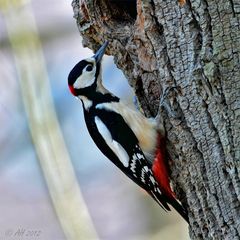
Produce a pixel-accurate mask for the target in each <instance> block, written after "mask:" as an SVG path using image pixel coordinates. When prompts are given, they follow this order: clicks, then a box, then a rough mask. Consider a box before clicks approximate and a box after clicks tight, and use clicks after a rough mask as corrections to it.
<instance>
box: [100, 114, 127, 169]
mask: <svg viewBox="0 0 240 240" xmlns="http://www.w3.org/2000/svg"><path fill="white" fill-rule="evenodd" d="M95 123H96V126H97V129H98V131H99V133H100V134H101V135H102V137H103V139H104V140H105V142H106V144H107V145H108V146H109V147H110V148H111V149H112V151H113V152H114V153H115V154H116V155H117V157H118V158H119V160H120V161H121V162H122V164H123V166H124V167H128V165H129V156H128V154H127V152H126V151H125V149H124V148H123V147H122V146H121V144H119V143H118V142H117V141H115V140H113V138H112V135H111V133H110V131H109V130H108V128H107V127H106V125H105V124H104V123H103V122H102V121H101V119H100V118H99V117H95Z"/></svg>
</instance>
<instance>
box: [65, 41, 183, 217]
mask: <svg viewBox="0 0 240 240" xmlns="http://www.w3.org/2000/svg"><path fill="white" fill-rule="evenodd" d="M106 47H107V42H106V43H104V44H103V45H102V47H101V48H100V49H99V50H98V51H97V53H96V54H95V55H94V56H93V57H91V58H87V59H84V60H82V61H80V62H79V63H78V64H76V65H75V67H74V68H73V69H72V70H71V72H70V74H69V77H68V85H69V88H70V91H71V92H72V94H73V95H74V96H76V97H78V98H79V99H80V100H81V102H82V104H83V109H84V117H85V122H86V125H87V128H88V131H89V133H90V135H91V137H92V139H93V140H94V142H95V144H96V145H97V147H98V148H99V149H100V150H101V151H102V153H103V154H104V155H105V156H106V157H107V158H109V159H110V160H111V161H112V162H113V163H114V164H115V165H116V166H117V167H118V168H119V169H121V171H122V172H123V173H125V174H126V175H127V176H128V177H129V178H131V179H132V180H133V181H134V182H135V183H136V184H138V185H139V186H140V187H142V188H143V189H145V190H146V191H147V192H148V193H149V194H150V195H151V196H152V197H153V198H154V199H155V200H156V201H157V202H158V203H159V204H160V206H161V207H163V208H164V209H165V210H170V208H169V206H168V204H171V205H172V206H173V207H174V208H175V209H176V210H177V211H178V212H179V213H180V214H181V215H182V216H183V217H184V218H185V219H186V220H187V215H186V212H185V210H184V209H183V207H182V206H181V205H180V204H179V203H178V201H177V200H176V199H175V198H174V196H173V194H172V191H171V190H168V191H165V190H164V187H162V188H161V183H160V181H159V179H161V178H159V179H158V180H157V179H156V174H155V175H154V173H157V172H156V170H155V172H153V169H157V168H156V167H155V168H153V166H154V163H152V162H150V161H149V160H147V158H146V157H145V154H144V152H145V153H147V154H149V155H154V154H155V152H156V149H157V144H158V141H157V139H158V130H159V129H158V126H157V123H156V122H155V121H153V120H151V119H147V118H145V117H144V116H143V115H142V114H140V113H139V112H137V111H135V110H133V109H131V108H129V107H128V106H127V105H126V104H124V103H122V102H121V101H120V99H119V98H118V97H116V96H114V95H113V94H112V93H110V92H109V91H108V90H107V89H105V88H104V87H103V85H102V77H101V59H102V57H103V55H104V52H105V49H106ZM157 171H158V170H157ZM157 175H161V173H160V174H158V173H157ZM162 186H164V184H162ZM167 188H168V189H170V186H167ZM167 193H169V194H167Z"/></svg>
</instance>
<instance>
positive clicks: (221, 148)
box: [72, 0, 240, 239]
mask: <svg viewBox="0 0 240 240" xmlns="http://www.w3.org/2000/svg"><path fill="white" fill-rule="evenodd" d="M181 3H182V1H181ZM72 5H73V9H74V16H75V18H76V20H77V25H78V27H79V31H80V33H81V35H82V37H83V45H85V46H88V47H89V48H91V49H94V50H96V49H97V48H98V47H99V44H101V43H103V42H104V41H105V40H108V41H109V43H110V44H109V47H108V50H107V54H109V55H113V56H114V60H115V63H116V65H117V66H118V67H119V68H120V69H121V70H122V71H123V72H124V74H125V76H126V77H127V79H128V81H129V84H130V85H131V86H132V88H133V89H134V90H135V93H136V95H137V97H138V100H139V103H140V105H141V107H142V109H143V111H144V113H145V114H146V116H154V115H155V114H156V112H157V109H158V102H159V98H160V95H161V93H162V92H163V90H164V89H166V88H167V87H174V89H175V90H174V91H171V92H170V94H169V95H168V101H169V105H170V108H171V110H172V111H173V112H174V113H175V114H174V115H170V114H169V113H168V111H166V110H163V112H162V114H163V117H164V123H165V127H166V132H167V135H166V137H167V143H168V144H167V145H168V147H167V148H168V152H169V155H170V157H171V158H170V160H169V165H170V170H171V179H172V181H173V186H174V190H175V192H176V194H177V196H178V198H179V199H180V200H181V202H182V203H183V204H184V206H185V207H186V208H187V210H188V214H189V218H190V227H189V230H190V236H191V238H192V239H239V238H240V174H239V172H240V170H239V169H240V136H239V134H240V73H239V69H240V57H239V55H240V44H239V43H240V21H239V19H240V17H239V16H240V4H239V2H238V1H237V0H229V1H228V0H227V1H226V0H225V1H223V0H219V1H213V0H186V2H185V3H184V1H183V3H182V4H180V2H178V1H177V0H176V1H173V0H166V1H164V0H146V1H144V0H142V1H141V0H137V1H133V0H125V1H114V0H98V1H94V0H81V1H79V0H74V1H73V3H72Z"/></svg>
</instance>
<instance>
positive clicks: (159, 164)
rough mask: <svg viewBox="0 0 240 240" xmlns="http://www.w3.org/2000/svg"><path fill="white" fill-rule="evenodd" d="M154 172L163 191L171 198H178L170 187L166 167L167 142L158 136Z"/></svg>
mask: <svg viewBox="0 0 240 240" xmlns="http://www.w3.org/2000/svg"><path fill="white" fill-rule="evenodd" d="M152 171H153V173H154V176H155V178H156V180H157V181H158V184H159V186H160V189H161V191H162V192H163V193H164V194H166V195H167V196H168V197H169V198H176V197H175V194H174V192H173V191H172V189H171V187H170V182H169V174H168V168H167V165H166V142H165V138H164V137H161V136H160V134H159V135H158V145H157V150H156V153H155V158H154V161H153V166H152Z"/></svg>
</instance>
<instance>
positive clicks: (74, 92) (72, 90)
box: [68, 85, 77, 96]
mask: <svg viewBox="0 0 240 240" xmlns="http://www.w3.org/2000/svg"><path fill="white" fill-rule="evenodd" d="M68 87H69V90H70V92H71V93H72V94H73V95H74V96H76V95H77V94H76V91H75V89H74V87H73V86H70V85H68Z"/></svg>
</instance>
